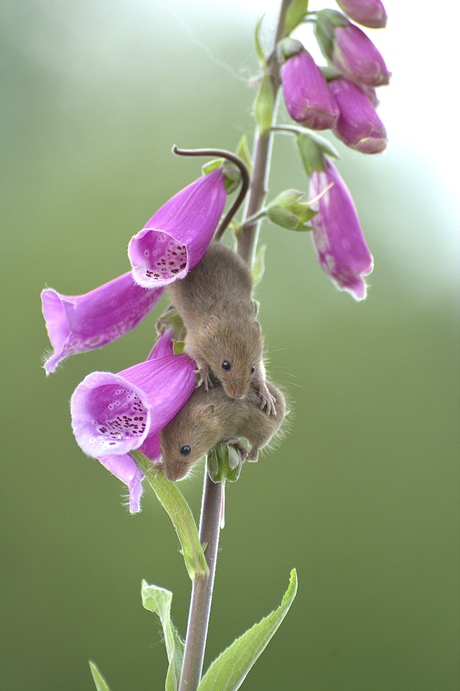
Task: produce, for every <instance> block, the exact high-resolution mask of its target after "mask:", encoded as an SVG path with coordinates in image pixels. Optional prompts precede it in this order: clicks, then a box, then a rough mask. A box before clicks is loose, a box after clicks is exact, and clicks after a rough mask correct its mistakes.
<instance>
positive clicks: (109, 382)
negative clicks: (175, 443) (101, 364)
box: [70, 355, 196, 459]
mask: <svg viewBox="0 0 460 691" xmlns="http://www.w3.org/2000/svg"><path fill="white" fill-rule="evenodd" d="M194 369H195V363H194V362H193V360H191V359H190V358H189V357H188V356H187V355H172V356H169V357H162V358H157V359H153V360H147V361H146V362H142V363H140V364H138V365H134V366H133V367H130V368H129V369H126V370H124V371H122V372H119V373H118V374H112V373H111V372H92V373H91V374H89V375H88V376H87V377H85V379H84V380H83V381H82V382H81V384H79V385H78V386H77V388H76V389H75V391H74V393H73V395H72V398H71V402H70V407H71V415H72V428H73V432H74V435H75V438H76V440H77V443H78V444H79V446H80V447H81V448H82V450H83V451H84V452H85V453H86V454H88V455H89V456H93V457H94V458H99V459H101V458H102V457H104V456H110V455H114V454H115V455H120V454H126V453H129V451H131V450H133V449H138V448H139V447H140V446H141V445H142V444H143V443H144V441H145V440H146V438H147V436H148V435H150V434H153V433H154V432H158V431H159V430H160V429H162V428H163V427H164V426H165V425H166V424H167V423H168V422H169V421H170V420H171V419H172V418H173V417H174V415H175V414H176V413H177V412H178V411H179V410H180V408H181V407H182V406H183V405H184V403H185V402H186V401H187V400H188V398H189V396H190V395H191V393H192V391H193V389H194V388H195V383H196V379H195V374H194Z"/></svg>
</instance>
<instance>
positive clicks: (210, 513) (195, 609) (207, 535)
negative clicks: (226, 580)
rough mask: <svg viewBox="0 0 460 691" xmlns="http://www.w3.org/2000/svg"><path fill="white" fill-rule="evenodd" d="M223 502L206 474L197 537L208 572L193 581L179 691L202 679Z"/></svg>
mask: <svg viewBox="0 0 460 691" xmlns="http://www.w3.org/2000/svg"><path fill="white" fill-rule="evenodd" d="M222 501H223V484H222V482H216V483H214V482H212V480H211V479H210V478H209V475H208V473H207V471H206V472H205V474H204V488H203V499H202V502H201V517H200V532H199V536H200V542H201V545H203V546H204V545H206V548H205V557H206V563H207V565H208V569H209V573H208V574H199V575H196V576H195V578H194V579H193V585H192V597H191V601H190V611H189V618H188V624H187V638H186V643H185V651H184V662H183V665H182V675H181V680H180V685H179V691H194V690H195V689H197V688H198V684H199V682H200V679H201V673H202V670H203V661H204V653H205V648H206V637H207V633H208V625H209V615H210V612H211V602H212V591H213V587H214V576H215V572H216V561H217V549H218V546H219V533H220V519H221V506H222Z"/></svg>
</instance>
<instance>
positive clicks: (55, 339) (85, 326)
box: [41, 272, 164, 374]
mask: <svg viewBox="0 0 460 691" xmlns="http://www.w3.org/2000/svg"><path fill="white" fill-rule="evenodd" d="M163 292H164V288H155V289H153V290H146V289H145V288H141V287H140V286H138V285H137V284H136V283H135V282H134V281H133V277H132V274H131V272H128V273H126V274H123V275H122V276H119V277H118V278H115V279H114V280H113V281H110V282H109V283H106V284H104V285H102V286H100V287H99V288H96V289H95V290H92V291H91V292H89V293H86V294H85V295H77V296H68V295H61V294H60V293H58V292H56V291H55V290H52V289H51V288H47V289H45V290H43V291H42V294H41V299H42V311H43V316H44V318H45V322H46V329H47V331H48V336H49V339H50V342H51V345H52V346H53V350H54V352H53V353H52V354H51V355H50V356H49V357H48V359H47V360H46V362H45V365H44V367H45V371H46V373H47V374H50V373H51V372H54V370H55V369H56V367H57V366H58V364H59V363H60V362H61V361H62V360H63V359H64V358H66V357H68V356H69V355H75V354H76V353H83V352H85V351H88V350H94V349H95V348H100V347H101V346H104V345H107V344H108V343H111V342H112V341H115V340H116V339H117V338H120V337H121V336H124V335H125V334H126V333H127V332H128V331H130V330H131V329H134V327H135V326H137V324H139V322H140V321H142V319H144V318H145V317H146V316H147V315H148V314H149V313H150V312H151V311H152V310H153V308H154V307H155V305H156V304H157V302H158V301H159V299H160V297H161V296H162V294H163Z"/></svg>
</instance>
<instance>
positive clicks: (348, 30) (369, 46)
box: [315, 10, 391, 86]
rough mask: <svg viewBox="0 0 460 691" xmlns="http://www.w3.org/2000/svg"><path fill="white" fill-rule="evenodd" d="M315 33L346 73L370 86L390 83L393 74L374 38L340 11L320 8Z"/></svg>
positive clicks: (337, 64)
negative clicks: (372, 39) (373, 41)
mask: <svg viewBox="0 0 460 691" xmlns="http://www.w3.org/2000/svg"><path fill="white" fill-rule="evenodd" d="M315 31H316V36H317V38H318V41H319V43H320V46H321V49H322V51H323V52H324V54H325V55H326V56H327V57H328V58H329V59H330V60H332V62H333V63H334V65H335V66H336V67H337V69H339V70H340V71H341V72H343V74H344V75H345V76H347V77H348V78H349V79H351V80H352V81H355V82H359V83H361V84H366V85H367V86H380V85H382V84H388V82H389V81H390V76H391V73H390V72H389V71H388V69H387V66H386V64H385V61H384V59H383V57H382V55H381V54H380V52H379V51H378V50H377V48H376V47H375V45H374V44H373V43H372V41H371V39H370V38H369V37H368V36H367V35H366V34H365V33H364V31H361V29H360V28H359V27H357V26H355V25H354V24H352V23H351V22H349V21H348V19H347V18H346V17H344V15H343V14H341V13H340V12H336V11H334V10H321V11H320V12H318V15H317V23H316V27H315Z"/></svg>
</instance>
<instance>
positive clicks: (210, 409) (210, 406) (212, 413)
mask: <svg viewBox="0 0 460 691" xmlns="http://www.w3.org/2000/svg"><path fill="white" fill-rule="evenodd" d="M204 411H205V413H206V415H207V416H208V417H209V420H212V421H214V420H215V419H216V413H217V411H216V405H215V403H206V405H205V406H204Z"/></svg>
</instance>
